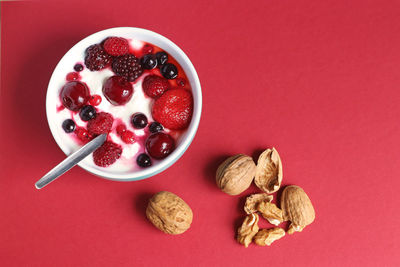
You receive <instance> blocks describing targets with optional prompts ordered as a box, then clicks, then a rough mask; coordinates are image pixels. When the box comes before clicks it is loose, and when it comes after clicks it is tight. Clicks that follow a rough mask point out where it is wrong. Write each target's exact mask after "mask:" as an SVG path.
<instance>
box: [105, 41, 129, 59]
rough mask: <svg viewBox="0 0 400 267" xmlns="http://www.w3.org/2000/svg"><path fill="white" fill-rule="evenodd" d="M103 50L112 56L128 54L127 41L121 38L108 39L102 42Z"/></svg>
mask: <svg viewBox="0 0 400 267" xmlns="http://www.w3.org/2000/svg"><path fill="white" fill-rule="evenodd" d="M103 47H104V50H106V52H107V53H108V54H110V55H112V56H122V55H125V54H128V52H129V44H128V41H127V40H126V39H124V38H121V37H109V38H107V39H106V41H105V42H104V45H103Z"/></svg>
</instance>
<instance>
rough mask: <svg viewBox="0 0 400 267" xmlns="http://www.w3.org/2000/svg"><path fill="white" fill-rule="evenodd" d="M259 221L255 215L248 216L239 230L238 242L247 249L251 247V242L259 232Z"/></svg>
mask: <svg viewBox="0 0 400 267" xmlns="http://www.w3.org/2000/svg"><path fill="white" fill-rule="evenodd" d="M258 220H259V217H258V215H257V214H255V213H253V214H250V215H247V216H246V218H245V219H244V221H243V224H242V226H240V227H239V229H238V235H237V238H236V240H237V241H238V242H239V243H240V244H242V245H244V246H245V247H246V248H247V247H248V246H249V245H250V243H251V240H252V239H253V237H254V236H255V235H256V234H257V232H258V229H259V228H258Z"/></svg>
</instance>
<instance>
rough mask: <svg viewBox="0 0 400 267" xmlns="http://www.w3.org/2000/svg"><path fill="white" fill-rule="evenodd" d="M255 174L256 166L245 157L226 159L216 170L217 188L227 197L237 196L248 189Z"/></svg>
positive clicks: (250, 159) (237, 156)
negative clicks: (227, 195)
mask: <svg viewBox="0 0 400 267" xmlns="http://www.w3.org/2000/svg"><path fill="white" fill-rule="evenodd" d="M255 173H256V164H255V163H254V161H253V159H252V158H251V157H249V156H246V155H242V154H240V155H236V156H233V157H230V158H228V159H226V160H225V161H224V162H223V163H222V164H221V165H220V166H219V167H218V170H217V175H216V181H217V185H218V187H219V188H220V189H221V190H222V191H224V192H225V193H227V194H229V195H239V194H240V193H242V192H243V191H244V190H246V189H247V188H249V186H250V185H251V182H252V181H253V178H254V175H255Z"/></svg>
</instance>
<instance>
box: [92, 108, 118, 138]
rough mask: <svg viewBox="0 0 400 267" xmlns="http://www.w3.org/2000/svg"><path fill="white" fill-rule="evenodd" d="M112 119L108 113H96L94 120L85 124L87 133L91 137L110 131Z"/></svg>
mask: <svg viewBox="0 0 400 267" xmlns="http://www.w3.org/2000/svg"><path fill="white" fill-rule="evenodd" d="M113 121H114V118H113V117H112V115H111V114H110V113H107V112H100V113H97V115H96V117H95V118H94V119H91V120H90V121H89V122H88V124H87V129H88V132H89V133H90V134H91V135H93V136H96V135H100V134H103V133H108V132H110V131H111V127H112V125H113Z"/></svg>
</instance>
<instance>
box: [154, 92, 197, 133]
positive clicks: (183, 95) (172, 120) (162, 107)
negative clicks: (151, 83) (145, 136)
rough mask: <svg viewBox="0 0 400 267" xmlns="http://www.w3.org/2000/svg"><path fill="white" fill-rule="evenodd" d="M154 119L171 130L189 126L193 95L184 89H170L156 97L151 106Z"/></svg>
mask: <svg viewBox="0 0 400 267" xmlns="http://www.w3.org/2000/svg"><path fill="white" fill-rule="evenodd" d="M151 113H152V115H153V118H154V120H156V121H157V122H159V123H161V124H162V125H163V126H164V127H166V128H168V129H171V130H181V129H185V128H187V127H188V126H189V123H190V120H191V118H192V113H193V97H192V94H191V92H190V91H188V90H185V89H171V90H169V91H166V92H165V93H164V94H163V95H162V96H161V97H160V98H158V99H157V100H156V101H155V102H154V104H153V107H152V110H151Z"/></svg>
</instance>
